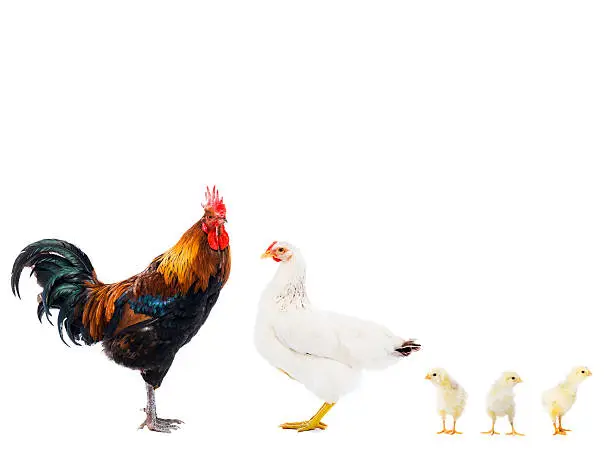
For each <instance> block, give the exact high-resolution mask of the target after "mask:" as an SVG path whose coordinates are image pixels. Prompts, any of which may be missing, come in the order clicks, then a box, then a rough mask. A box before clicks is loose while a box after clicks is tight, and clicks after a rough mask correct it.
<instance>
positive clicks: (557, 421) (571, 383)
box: [542, 366, 592, 435]
mask: <svg viewBox="0 0 612 450" xmlns="http://www.w3.org/2000/svg"><path fill="white" fill-rule="evenodd" d="M591 375H592V372H591V371H590V370H589V368H588V367H585V366H580V367H575V368H574V369H572V371H571V372H570V373H569V375H568V376H567V378H566V379H565V381H563V382H561V383H559V384H558V385H557V386H555V387H554V388H552V389H549V390H547V391H546V392H544V394H543V395H542V403H543V405H544V408H545V409H546V411H547V412H548V415H549V416H550V418H551V420H552V421H553V427H554V428H555V432H554V433H553V434H555V435H557V434H560V435H565V434H566V433H567V432H568V431H571V430H568V429H567V428H563V425H562V424H561V423H562V419H563V416H565V414H567V412H568V411H569V410H570V409H571V408H572V406H573V405H574V403H575V402H576V394H577V392H578V386H579V385H580V383H582V382H583V381H584V380H586V379H587V378H588V377H590V376H591Z"/></svg>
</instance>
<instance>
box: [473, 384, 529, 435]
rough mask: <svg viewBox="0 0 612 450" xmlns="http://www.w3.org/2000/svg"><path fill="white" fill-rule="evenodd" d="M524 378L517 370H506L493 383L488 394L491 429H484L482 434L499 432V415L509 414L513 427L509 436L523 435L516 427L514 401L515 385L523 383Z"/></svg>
mask: <svg viewBox="0 0 612 450" xmlns="http://www.w3.org/2000/svg"><path fill="white" fill-rule="evenodd" d="M522 382H523V380H522V379H521V377H520V376H519V374H518V373H516V372H504V373H502V374H501V376H500V377H499V378H498V379H497V380H496V381H495V383H493V386H491V389H490V390H489V393H488V395H487V414H488V415H489V417H490V418H491V421H492V423H491V429H490V430H489V431H483V432H482V434H489V435H491V436H493V435H496V434H499V433H498V432H497V431H495V422H496V420H497V418H498V417H505V416H508V421H509V422H510V426H511V427H512V431H511V432H510V433H506V434H507V435H509V436H523V435H522V434H521V433H518V432H517V431H516V430H515V429H514V415H515V412H516V404H515V402H514V386H516V385H517V384H518V383H522Z"/></svg>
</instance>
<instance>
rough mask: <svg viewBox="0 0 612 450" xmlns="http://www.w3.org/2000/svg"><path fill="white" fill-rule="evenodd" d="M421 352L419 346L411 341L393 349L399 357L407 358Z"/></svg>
mask: <svg viewBox="0 0 612 450" xmlns="http://www.w3.org/2000/svg"><path fill="white" fill-rule="evenodd" d="M419 350H421V344H417V343H416V342H415V341H414V340H413V339H409V340H407V341H406V342H404V343H403V344H402V345H400V346H399V347H398V348H396V349H395V351H396V352H397V353H399V354H400V355H401V356H408V355H410V354H411V353H413V352H418V351H419Z"/></svg>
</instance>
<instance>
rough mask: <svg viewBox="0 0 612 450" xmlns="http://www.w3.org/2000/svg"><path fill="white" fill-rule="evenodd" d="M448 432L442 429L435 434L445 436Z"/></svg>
mask: <svg viewBox="0 0 612 450" xmlns="http://www.w3.org/2000/svg"><path fill="white" fill-rule="evenodd" d="M448 431H449V430H447V429H446V428H442V429H441V430H440V431H438V432H437V433H436V434H446V433H448Z"/></svg>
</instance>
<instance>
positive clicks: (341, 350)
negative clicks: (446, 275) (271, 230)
mask: <svg viewBox="0 0 612 450" xmlns="http://www.w3.org/2000/svg"><path fill="white" fill-rule="evenodd" d="M262 258H272V259H273V260H274V261H276V262H277V263H279V267H278V270H277V272H276V275H275V276H274V278H273V279H272V281H271V282H270V284H268V287H267V288H266V289H265V290H264V292H263V294H262V296H261V300H260V303H259V314H258V317H257V321H256V325H255V346H256V347H257V350H258V351H259V353H260V354H261V355H262V356H263V357H264V358H265V359H266V360H268V362H269V363H270V364H272V365H273V366H274V367H276V368H277V369H279V370H280V371H281V372H283V373H284V374H286V375H288V376H289V377H291V378H293V379H294V380H296V381H299V382H300V383H302V384H303V385H304V386H305V387H306V388H307V389H308V390H310V391H311V392H312V393H314V394H315V395H316V396H318V397H319V398H320V399H322V400H323V401H324V403H323V406H322V407H321V409H319V411H318V412H317V413H316V414H315V415H314V416H312V417H311V418H310V419H309V420H305V421H302V422H287V423H284V424H282V425H281V428H284V429H291V430H297V431H298V432H302V431H310V430H316V429H321V430H324V429H326V428H327V425H326V424H324V423H323V422H321V420H322V419H323V416H325V414H327V412H328V411H329V410H330V409H331V408H332V407H333V406H334V405H335V404H336V402H337V401H338V400H339V398H340V397H342V396H343V395H344V394H346V393H348V392H350V391H351V390H352V389H353V388H354V387H355V385H356V384H357V382H358V380H359V378H360V376H361V373H362V371H363V370H364V369H383V368H385V367H387V366H389V365H391V364H393V363H394V362H396V361H398V360H399V359H400V358H402V357H405V356H408V355H410V354H412V353H414V352H417V351H418V350H420V348H421V346H420V345H419V344H417V343H416V342H415V341H413V340H411V339H409V340H406V339H402V338H401V337H398V336H396V335H394V334H393V333H391V332H390V331H389V330H387V329H386V328H384V327H383V326H381V325H378V324H375V323H372V322H369V321H365V320H360V319H356V318H353V317H349V316H344V315H341V314H335V313H331V312H326V311H320V310H317V309H315V308H314V307H313V306H312V304H311V303H310V300H309V299H308V296H307V295H306V284H305V282H306V263H305V261H304V258H303V257H302V254H301V253H300V251H299V250H298V249H297V248H296V247H294V246H292V245H291V244H289V243H287V242H276V241H275V242H273V243H272V244H271V245H270V246H269V247H268V249H267V250H266V251H265V253H264V254H263V255H262Z"/></svg>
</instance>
